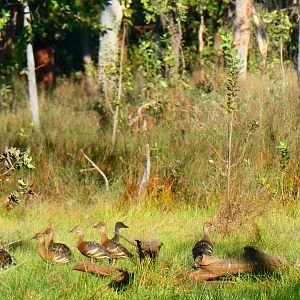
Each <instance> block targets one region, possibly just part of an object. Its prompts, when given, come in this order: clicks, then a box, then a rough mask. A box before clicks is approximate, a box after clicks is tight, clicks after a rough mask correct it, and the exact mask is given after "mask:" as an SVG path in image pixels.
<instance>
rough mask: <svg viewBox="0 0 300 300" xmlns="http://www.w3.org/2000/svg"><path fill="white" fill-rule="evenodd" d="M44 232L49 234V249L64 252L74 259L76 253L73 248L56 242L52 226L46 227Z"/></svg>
mask: <svg viewBox="0 0 300 300" xmlns="http://www.w3.org/2000/svg"><path fill="white" fill-rule="evenodd" d="M44 234H46V235H47V236H48V249H50V250H54V251H57V252H59V253H64V254H66V255H68V256H69V257H71V258H72V259H74V255H73V253H72V251H71V249H70V248H69V247H68V246H67V245H65V244H62V243H54V230H53V228H51V227H48V228H46V230H45V231H44Z"/></svg>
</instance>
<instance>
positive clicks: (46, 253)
mask: <svg viewBox="0 0 300 300" xmlns="http://www.w3.org/2000/svg"><path fill="white" fill-rule="evenodd" d="M33 239H35V240H37V241H38V251H39V254H40V256H41V257H42V258H43V260H44V261H46V262H48V263H51V264H53V265H65V264H68V263H70V262H71V259H72V256H70V255H69V253H66V252H64V251H61V249H60V250H54V249H47V247H46V244H45V234H44V233H42V232H39V233H37V234H36V235H35V236H34V237H33Z"/></svg>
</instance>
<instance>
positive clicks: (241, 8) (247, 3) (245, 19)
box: [234, 0, 252, 78]
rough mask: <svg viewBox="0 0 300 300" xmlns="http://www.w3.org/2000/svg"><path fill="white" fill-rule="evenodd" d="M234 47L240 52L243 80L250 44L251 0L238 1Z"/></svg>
mask: <svg viewBox="0 0 300 300" xmlns="http://www.w3.org/2000/svg"><path fill="white" fill-rule="evenodd" d="M235 5H236V11H235V13H236V15H235V31H234V45H235V47H236V48H237V50H238V56H239V58H240V59H241V62H242V68H241V74H240V76H241V77H242V78H245V77H246V72H247V57H248V47H249V42H250V29H251V23H250V17H251V15H252V1H251V0H236V4H235Z"/></svg>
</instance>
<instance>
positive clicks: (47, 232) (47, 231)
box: [44, 227, 53, 235]
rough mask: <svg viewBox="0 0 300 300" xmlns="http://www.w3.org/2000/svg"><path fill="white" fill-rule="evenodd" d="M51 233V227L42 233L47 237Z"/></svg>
mask: <svg viewBox="0 0 300 300" xmlns="http://www.w3.org/2000/svg"><path fill="white" fill-rule="evenodd" d="M52 233H53V228H51V227H48V228H46V229H45V231H44V234H47V235H50V234H52Z"/></svg>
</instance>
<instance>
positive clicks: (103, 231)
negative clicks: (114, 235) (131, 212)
mask: <svg viewBox="0 0 300 300" xmlns="http://www.w3.org/2000/svg"><path fill="white" fill-rule="evenodd" d="M107 242H108V238H107V234H106V227H105V226H103V227H102V228H101V243H102V244H106V243H107Z"/></svg>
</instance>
